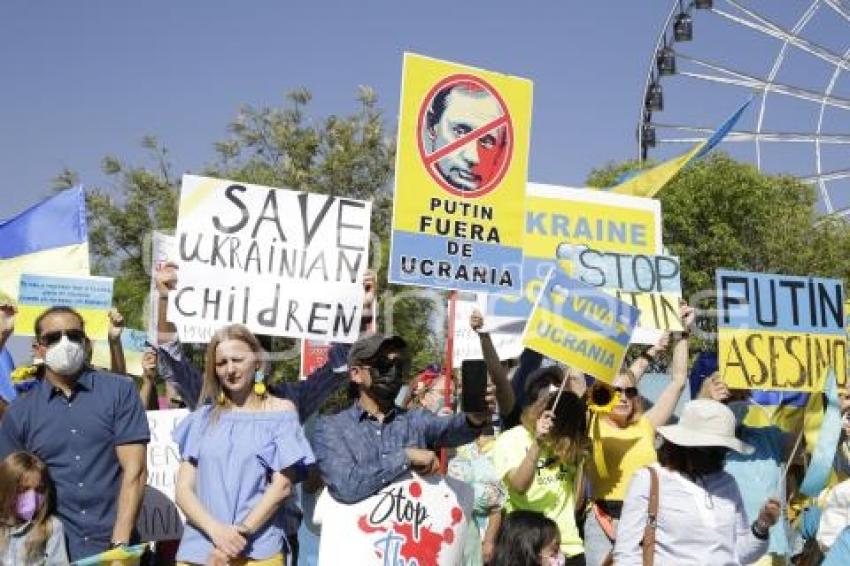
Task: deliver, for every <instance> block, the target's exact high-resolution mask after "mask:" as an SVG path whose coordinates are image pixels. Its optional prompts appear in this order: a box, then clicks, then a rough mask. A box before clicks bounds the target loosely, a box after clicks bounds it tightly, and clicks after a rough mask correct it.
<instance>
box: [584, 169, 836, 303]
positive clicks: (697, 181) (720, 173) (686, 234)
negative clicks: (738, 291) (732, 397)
mask: <svg viewBox="0 0 850 566" xmlns="http://www.w3.org/2000/svg"><path fill="white" fill-rule="evenodd" d="M636 166H637V163H636V162H634V161H630V162H625V163H619V164H617V163H611V164H608V165H606V166H605V167H603V168H600V169H597V170H594V171H593V172H592V173H591V174H590V176H589V178H588V180H587V183H588V185H589V186H594V187H607V186H611V185H613V184H615V180H616V179H617V178H618V177H619V176H620V175H622V174H623V173H624V172H626V171H629V170H631V169H634V168H635V167H636ZM656 196H657V198H658V199H659V200H660V201H661V209H662V212H663V230H664V240H663V241H664V245H665V246H666V247H667V248H668V250H669V253H670V254H671V255H676V256H679V258H680V259H681V264H682V286H683V293H684V296H685V297H694V296H695V294H697V293H700V292H702V294H703V295H706V294H709V293H706V292H707V291H711V292H713V291H712V290H713V289H714V274H715V270H717V269H721V268H725V269H736V270H742V271H757V272H763V273H782V274H789V275H819V276H824V277H838V278H843V279H844V281H845V284H846V283H847V282H848V281H850V263H848V262H847V261H846V259H845V258H847V257H848V253H850V227H849V226H848V224H847V223H846V222H844V221H843V220H840V219H836V218H829V217H823V216H820V215H819V214H818V212H817V210H816V203H817V196H816V193H815V190H814V188H813V187H811V186H810V185H805V184H803V183H801V182H800V181H798V180H796V179H794V178H793V177H790V176H775V175H766V174H764V173H761V172H759V171H758V170H757V169H756V168H755V167H754V166H752V165H750V164H746V163H741V162H737V161H735V160H733V159H732V158H731V157H729V156H728V155H726V154H724V153H713V154H712V155H710V156H709V157H708V158H706V159H703V160H701V161H698V162H697V163H695V164H693V165H691V166H689V167H687V168H686V169H685V170H683V171H682V172H680V173H679V174H678V175H677V176H676V177H675V178H673V179H672V180H671V181H670V182H669V183H668V184H667V186H666V187H665V188H664V189H662V190H661V192H660V193H658V195H656ZM692 302H693V301H692Z"/></svg>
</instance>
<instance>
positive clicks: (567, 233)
mask: <svg viewBox="0 0 850 566" xmlns="http://www.w3.org/2000/svg"><path fill="white" fill-rule="evenodd" d="M525 220H526V222H525V240H524V241H523V252H524V254H525V256H524V260H523V282H524V290H523V293H522V296H520V297H510V296H498V297H496V296H491V298H490V300H489V301H488V305H487V312H485V313H484V316H485V317H486V318H490V317H493V316H496V317H502V318H508V317H513V318H514V319H516V320H522V321H526V320H528V317H529V316H530V314H531V309H532V307H533V305H534V301H535V299H536V298H537V296H538V295H539V294H540V289H541V288H542V287H543V280H544V279H545V277H546V275H547V274H548V273H549V270H550V269H551V268H552V267H554V266H556V265H559V266H560V267H561V268H562V269H564V270H565V271H567V272H569V270H570V262H569V261H559V260H558V250H559V249H563V246H564V245H574V246H579V245H581V246H586V247H589V248H592V249H594V250H597V251H600V252H617V253H623V254H633V255H638V254H642V255H650V256H657V255H660V254H661V253H662V242H661V205H660V203H659V202H658V201H657V200H654V199H648V198H638V197H629V196H625V195H614V194H611V193H607V192H604V191H597V190H593V189H575V188H567V187H558V186H554V185H541V184H538V183H529V184H528V193H527V197H526V214H525ZM677 308H678V305H677ZM660 334H661V332H660V331H658V330H654V331H650V329H646V331H641V332H636V333H635V335H634V336H633V337H632V339H633V340H634V341H640V342H641V343H646V344H654V343H655V341H656V340H657V339H658V337H659V335H660Z"/></svg>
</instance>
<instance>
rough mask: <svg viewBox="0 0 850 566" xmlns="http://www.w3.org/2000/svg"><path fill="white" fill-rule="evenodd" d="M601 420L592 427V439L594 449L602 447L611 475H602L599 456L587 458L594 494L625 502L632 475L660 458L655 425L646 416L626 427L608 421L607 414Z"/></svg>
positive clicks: (601, 497)
mask: <svg viewBox="0 0 850 566" xmlns="http://www.w3.org/2000/svg"><path fill="white" fill-rule="evenodd" d="M598 422H599V425H598V428H597V427H596V426H592V427H591V429H590V440H591V441H592V445H593V449H594V450H597V449H599V448H600V447H601V449H602V454H603V455H604V457H605V467H606V468H607V472H608V474H607V476H606V477H604V478H603V477H600V476H599V473H598V471H597V469H596V464H595V462H594V460H595V459H596V458H597V457H598V455H596V454H594V455H593V456H592V457H591V458H588V462H589V465H588V478H589V479H590V492H591V497H592V498H593V499H594V500H596V499H606V500H608V501H622V500H623V499H624V498H625V497H626V488H628V487H629V481H630V480H631V479H632V475H633V474H634V473H635V472H636V471H638V470H639V469H641V468H643V467H644V466H648V465H649V464H652V463H653V462H655V461H656V460H658V457H657V455H656V453H655V428H654V427H653V426H652V423H650V422H649V420H648V419H647V418H646V417H643V416H642V417H640V419H638V421H637V422H636V423H634V424H633V425H631V426H628V427H626V428H619V427H617V426H614V425H611V424H608V423H607V422H606V420H605V418H604V417H599V421H598Z"/></svg>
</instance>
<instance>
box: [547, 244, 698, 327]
mask: <svg viewBox="0 0 850 566" xmlns="http://www.w3.org/2000/svg"><path fill="white" fill-rule="evenodd" d="M557 255H558V259H559V260H560V261H561V262H567V263H568V264H569V265H568V267H569V270H568V273H570V274H571V275H572V276H573V277H575V278H576V279H578V280H579V281H581V282H582V283H585V284H587V285H591V286H593V287H597V288H599V289H601V290H604V291H605V292H607V293H609V294H611V295H614V296H615V297H617V298H618V299H620V300H622V301H626V302H627V303H630V304H631V305H632V306H633V307H635V308H637V309H638V310H640V319H639V320H638V328H637V329H636V331H640V330H644V329H648V330H660V331H664V332H668V331H673V330H683V329H682V321H681V320H680V319H679V301H680V300H681V298H682V283H681V271H682V270H681V267H680V266H679V258H677V257H673V256H666V255H648V254H629V253H622V252H613V251H607V252H606V251H600V250H595V249H593V248H588V247H586V246H574V245H571V244H563V245H561V246H560V247H559V248H558V254H557ZM562 265H563V264H562ZM632 339H634V336H633V337H632Z"/></svg>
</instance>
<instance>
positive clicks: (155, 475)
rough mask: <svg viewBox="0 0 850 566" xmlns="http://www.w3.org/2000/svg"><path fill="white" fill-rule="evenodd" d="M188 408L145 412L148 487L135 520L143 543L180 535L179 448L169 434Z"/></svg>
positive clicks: (184, 519)
mask: <svg viewBox="0 0 850 566" xmlns="http://www.w3.org/2000/svg"><path fill="white" fill-rule="evenodd" d="M188 415H189V411H188V409H169V410H163V411H148V412H147V416H148V426H149V427H150V430H151V440H150V442H149V443H148V484H147V486H146V487H145V498H144V500H143V501H142V508H141V510H140V511H139V517H138V519H137V520H136V528H137V529H138V530H139V535H140V536H141V539H142V540H144V541H150V540H177V539H179V538H180V537H181V536H183V523H184V522H185V521H186V517H184V515H183V513H182V512H181V511H180V509H178V508H177V505H176V504H175V503H174V501H175V492H174V490H175V487H176V485H177V471H178V469H179V468H180V449H179V448H178V447H177V444H176V443H175V442H174V441H173V440H172V439H171V433H172V432H173V431H174V429H175V428H176V427H177V425H179V424H180V421H182V420H183V419H184V418H186V416H188Z"/></svg>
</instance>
